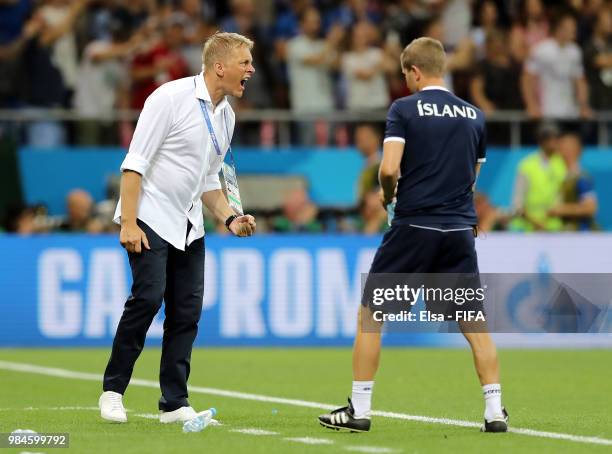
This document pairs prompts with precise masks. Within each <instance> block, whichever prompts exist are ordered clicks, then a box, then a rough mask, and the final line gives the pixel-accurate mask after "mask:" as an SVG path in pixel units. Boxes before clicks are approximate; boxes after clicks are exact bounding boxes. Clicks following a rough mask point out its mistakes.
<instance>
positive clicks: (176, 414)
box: [159, 407, 198, 424]
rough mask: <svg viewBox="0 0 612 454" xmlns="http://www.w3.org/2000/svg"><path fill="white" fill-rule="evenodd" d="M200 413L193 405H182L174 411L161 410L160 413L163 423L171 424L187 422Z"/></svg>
mask: <svg viewBox="0 0 612 454" xmlns="http://www.w3.org/2000/svg"><path fill="white" fill-rule="evenodd" d="M197 416H198V414H197V413H196V411H195V410H194V409H193V408H191V407H181V408H177V409H176V410H174V411H161V412H160V413H159V422H161V423H162V424H170V423H173V422H185V421H189V420H190V419H193V418H195V417H197Z"/></svg>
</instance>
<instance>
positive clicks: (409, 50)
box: [400, 37, 446, 76]
mask: <svg viewBox="0 0 612 454" xmlns="http://www.w3.org/2000/svg"><path fill="white" fill-rule="evenodd" d="M400 61H401V64H402V69H403V70H409V69H410V68H411V67H412V66H416V67H417V68H419V69H420V70H421V71H422V72H423V73H424V74H427V75H428V76H441V75H442V74H444V68H445V67H446V52H444V46H443V45H442V43H441V42H440V41H438V40H437V39H433V38H425V37H423V38H417V39H415V40H413V41H412V42H411V43H410V44H408V45H407V46H406V47H405V48H404V50H403V51H402V55H401V57H400Z"/></svg>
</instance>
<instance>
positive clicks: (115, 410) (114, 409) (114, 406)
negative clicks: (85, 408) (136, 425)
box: [98, 391, 127, 422]
mask: <svg viewBox="0 0 612 454" xmlns="http://www.w3.org/2000/svg"><path fill="white" fill-rule="evenodd" d="M98 406H99V407H100V416H102V419H106V420H107V421H112V422H127V414H126V412H125V408H124V407H123V395H121V394H119V393H116V392H114V391H104V392H103V393H102V395H101V396H100V400H99V401H98Z"/></svg>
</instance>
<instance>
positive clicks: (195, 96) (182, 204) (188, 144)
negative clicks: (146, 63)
mask: <svg viewBox="0 0 612 454" xmlns="http://www.w3.org/2000/svg"><path fill="white" fill-rule="evenodd" d="M252 47H253V42H252V41H251V40H249V39H247V38H245V37H244V36H241V35H238V34H236V33H216V34H214V35H213V36H212V37H210V38H209V39H208V40H207V41H206V43H205V44H204V49H203V52H202V61H203V72H202V73H200V74H199V75H197V76H195V77H187V78H183V79H179V80H175V81H172V82H168V83H166V84H164V85H162V86H161V87H159V88H158V89H157V90H155V92H153V93H152V94H151V96H149V98H148V99H147V101H146V103H145V105H144V108H143V110H142V113H141V115H140V118H139V119H138V124H137V126H136V131H135V133H134V137H133V139H132V143H131V144H130V149H129V152H128V154H127V155H126V157H125V160H124V161H123V163H122V164H121V170H122V176H121V198H120V200H119V204H118V206H117V210H116V212H115V219H114V220H115V222H118V223H120V224H121V233H120V241H121V245H122V246H123V247H125V248H126V250H127V252H128V256H129V259H130V267H131V268H132V276H133V281H134V283H133V285H132V289H131V294H130V297H129V298H128V300H127V302H126V303H125V308H124V311H123V315H122V316H121V320H120V322H119V326H118V327H117V332H116V334H115V339H114V342H113V349H112V353H111V357H110V360H109V362H108V365H107V367H106V371H105V373H104V383H103V390H104V392H103V393H102V395H101V396H100V401H99V405H100V412H101V416H102V418H104V419H106V420H109V421H113V422H126V421H127V416H126V413H125V408H124V407H123V402H122V397H123V393H124V392H125V390H126V388H127V385H128V383H129V381H130V377H131V374H132V370H133V368H134V364H135V362H136V360H137V358H138V356H139V355H140V352H141V351H142V348H143V346H144V341H145V336H146V333H147V330H148V329H149V326H150V325H151V322H152V320H153V318H154V317H155V315H156V313H157V311H158V310H159V308H160V307H161V304H162V299H163V300H164V301H165V315H166V319H165V321H164V337H163V344H162V356H161V367H160V375H159V379H160V387H161V392H162V396H161V398H160V400H159V409H160V410H161V413H160V421H161V422H162V423H171V422H180V421H187V420H189V419H192V418H194V417H195V416H196V412H195V410H194V409H193V408H191V407H190V406H189V403H188V401H187V396H188V394H187V379H188V378H189V370H190V358H191V349H192V346H193V342H194V340H195V337H196V334H197V331H198V321H199V319H200V314H201V311H202V298H203V294H204V225H203V216H202V202H204V204H205V205H206V207H207V208H208V209H209V210H210V211H211V213H212V214H213V215H215V216H216V217H217V218H219V219H221V220H223V221H225V225H226V226H227V228H228V230H230V231H231V232H232V233H233V234H234V235H236V236H250V235H252V234H253V233H254V232H255V227H256V225H255V219H254V218H253V217H252V216H250V215H240V216H237V215H236V214H234V211H233V210H232V208H230V206H229V204H228V201H227V199H226V197H225V195H224V194H223V192H222V190H221V183H220V180H219V172H220V170H221V168H222V164H223V161H224V157H225V153H226V152H227V150H228V149H229V148H230V142H231V137H232V134H233V132H234V124H235V115H234V112H233V110H232V108H231V106H230V104H229V103H228V101H227V98H226V97H227V96H228V95H230V96H235V97H238V98H239V97H241V96H242V94H243V93H244V89H245V84H246V82H247V81H248V79H250V78H251V76H252V75H253V73H254V72H255V68H253V64H252V63H253V59H252V56H251V49H252ZM230 153H231V149H230Z"/></svg>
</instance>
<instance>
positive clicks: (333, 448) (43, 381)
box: [0, 348, 612, 454]
mask: <svg viewBox="0 0 612 454" xmlns="http://www.w3.org/2000/svg"><path fill="white" fill-rule="evenodd" d="M108 353H109V350H108V349H38V350H32V349H0V361H8V362H19V363H28V364H35V365H38V366H46V367H54V368H61V369H66V370H70V371H79V372H88V373H95V374H102V372H103V370H104V366H105V364H106V360H107V356H108ZM500 358H501V364H502V386H503V398H504V404H505V405H506V406H507V407H508V410H509V411H510V418H511V419H510V422H511V427H520V428H527V429H533V430H537V431H546V432H558V433H564V434H571V435H580V436H591V437H599V438H600V439H605V440H612V351H611V350H589V351H584V350H575V351H573V350H546V351H543V350H502V351H500ZM158 370H159V350H158V349H155V348H146V349H145V351H144V352H143V354H142V356H141V357H140V359H139V361H138V363H137V366H136V369H135V371H134V377H135V378H140V379H147V380H156V379H157V375H158ZM350 383H351V353H350V350H349V349H331V348H330V349H326V348H320V349H255V348H253V349H206V348H204V349H196V350H194V352H193V357H192V370H191V378H190V384H191V385H193V386H200V387H211V388H218V389H223V390H230V391H236V392H242V393H253V394H262V395H267V396H275V397H284V398H291V399H301V400H305V401H314V402H322V403H328V404H338V405H340V404H342V405H344V403H345V399H346V396H347V395H348V394H349V391H350ZM0 384H1V386H0V432H10V431H12V430H14V429H17V428H21V429H32V430H36V431H38V432H68V433H70V448H69V449H68V451H70V452H79V453H105V454H111V453H121V454H129V453H166V452H172V453H192V452H193V453H196V452H207V453H211V454H212V453H214V454H224V453H266V454H270V453H302V452H303V453H313V454H314V453H343V452H344V453H349V452H372V453H376V452H379V453H385V452H388V453H392V452H403V453H416V452H418V453H426V452H469V453H473V452H537V453H546V452H550V453H553V452H554V453H557V452H595V453H597V452H612V445H602V444H594V443H578V442H574V441H570V440H556V439H551V438H544V437H539V436H527V435H522V434H516V433H507V434H481V433H479V432H478V429H476V428H471V427H457V426H452V425H445V424H437V423H427V422H418V421H407V420H400V419H393V418H387V417H375V418H374V419H373V426H372V429H373V430H372V431H371V432H370V433H366V434H348V433H338V432H335V431H331V430H328V429H323V428H322V427H320V426H319V425H318V424H317V421H316V417H317V415H318V414H319V413H322V412H323V411H322V410H318V409H316V408H305V407H300V406H294V405H286V404H279V403H269V402H259V401H253V400H244V399H240V398H237V397H228V396H219V395H210V394H205V393H192V394H191V396H190V403H191V404H192V406H194V407H195V408H196V410H203V409H205V408H208V407H212V406H214V407H216V408H217V409H218V412H219V413H218V419H219V420H220V421H221V422H222V424H223V425H222V426H217V427H209V428H207V429H206V430H204V431H203V432H200V433H189V434H184V433H182V431H181V426H180V425H170V426H168V425H163V426H162V425H161V424H160V423H159V422H157V421H156V420H155V419H147V418H145V417H142V416H137V414H155V413H157V399H158V398H159V390H158V389H154V388H150V387H143V386H136V385H132V386H130V387H129V388H128V391H127V393H126V395H125V398H124V403H125V405H126V407H127V408H128V410H129V413H128V418H129V422H128V423H127V424H122V425H120V424H110V423H105V422H103V421H102V420H101V419H100V417H99V413H98V412H97V411H95V410H93V409H88V408H84V409H65V410H59V409H54V407H95V406H97V400H98V396H99V394H100V391H101V384H100V382H98V381H94V380H83V379H72V378H61V377H54V376H45V375H40V374H35V373H30V372H21V371H12V370H7V369H6V368H5V367H4V368H3V367H1V366H0ZM374 407H375V409H376V410H384V411H392V412H398V413H406V414H410V415H421V416H430V417H437V418H450V419H456V420H465V421H473V422H480V421H481V417H482V410H483V403H482V397H481V392H480V387H479V385H478V383H477V380H476V377H475V374H474V372H473V366H472V361H471V354H470V352H469V350H462V349H457V350H443V349H408V348H406V349H402V348H393V349H391V348H390V349H386V350H384V351H383V356H382V364H381V370H380V373H379V376H378V377H377V380H376V385H375V388H374ZM240 429H260V430H266V431H269V432H274V434H269V435H258V436H256V435H249V434H245V433H242V432H239V431H238V430H240ZM291 438H298V439H300V440H301V441H295V440H288V439H291ZM304 438H306V440H302V439H304ZM312 439H317V440H319V442H320V443H327V444H317V445H315V444H306V443H304V441H309V442H316V440H314V441H313V440H312ZM320 439H323V440H324V441H321V440H320ZM2 451H3V452H7V453H8V452H22V451H29V452H45V453H49V452H51V453H53V452H55V453H60V452H65V451H62V450H51V449H44V448H35V447H30V448H27V449H19V450H11V449H7V450H2Z"/></svg>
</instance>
